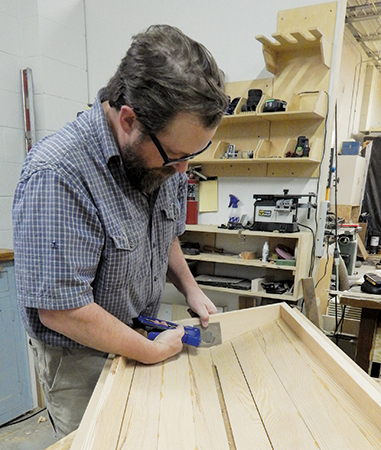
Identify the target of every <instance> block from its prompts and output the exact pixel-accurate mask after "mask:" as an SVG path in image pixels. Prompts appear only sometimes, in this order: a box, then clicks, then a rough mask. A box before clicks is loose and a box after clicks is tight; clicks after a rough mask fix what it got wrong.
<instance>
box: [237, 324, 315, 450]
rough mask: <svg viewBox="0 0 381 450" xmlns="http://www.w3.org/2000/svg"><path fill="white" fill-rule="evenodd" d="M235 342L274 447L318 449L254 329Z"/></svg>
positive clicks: (283, 449) (288, 449)
mask: <svg viewBox="0 0 381 450" xmlns="http://www.w3.org/2000/svg"><path fill="white" fill-rule="evenodd" d="M232 343H233V347H234V350H235V352H236V354H237V357H238V360H239V362H240V364H241V367H242V369H243V371H244V374H245V378H246V380H247V383H248V385H249V387H250V390H251V393H252V395H253V397H254V399H255V402H256V404H257V407H258V410H259V413H260V415H261V417H262V420H263V423H264V426H265V429H266V431H267V434H268V436H269V438H270V441H271V444H272V446H273V448H274V449H282V450H295V449H303V450H308V449H311V450H317V447H316V442H315V439H314V438H313V437H312V436H311V433H310V432H309V430H308V428H307V426H306V424H305V422H304V420H303V418H302V417H301V415H300V413H299V411H298V410H297V408H296V407H295V405H294V403H293V401H292V399H291V398H290V396H289V395H288V392H287V391H286V389H285V387H284V385H283V383H282V380H281V378H279V376H278V375H277V373H276V372H275V371H274V369H273V367H272V365H271V364H270V362H269V360H268V358H267V356H266V353H265V352H264V351H263V349H262V348H261V346H260V345H259V342H258V340H256V339H255V337H254V335H253V333H247V334H245V335H243V336H240V337H238V338H236V339H234V340H233V341H232Z"/></svg>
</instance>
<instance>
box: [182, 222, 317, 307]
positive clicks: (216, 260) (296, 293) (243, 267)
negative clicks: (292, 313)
mask: <svg viewBox="0 0 381 450" xmlns="http://www.w3.org/2000/svg"><path fill="white" fill-rule="evenodd" d="M182 240H184V241H187V242H194V243H196V242H197V243H198V244H199V245H200V249H201V253H200V254H199V255H184V256H185V258H186V259H187V260H188V261H196V262H198V263H199V264H198V265H197V273H198V274H202V273H204V274H209V275H213V274H218V275H222V274H226V276H240V277H243V278H248V279H256V278H265V279H266V280H268V281H280V280H290V281H291V280H293V282H294V287H293V294H268V293H266V292H265V291H264V290H263V289H260V290H259V291H251V290H241V289H240V290H238V289H231V288H222V287H217V286H208V285H204V284H200V287H201V288H202V289H209V290H213V291H218V292H225V293H230V294H232V295H233V294H234V295H240V296H247V297H266V298H273V299H278V300H283V301H294V302H295V301H298V300H299V298H301V296H302V286H301V279H302V278H305V277H307V276H308V270H309V263H310V259H311V249H312V235H311V233H310V232H307V231H299V232H296V233H277V232H271V231H252V230H246V229H241V230H229V229H225V228H218V226H217V225H187V226H186V231H185V233H184V235H183V236H182ZM265 241H268V243H269V247H270V254H271V253H274V252H275V248H276V246H277V245H279V244H283V245H286V246H287V247H289V248H290V249H291V250H293V251H294V252H295V254H296V261H295V266H284V265H277V264H276V263H275V262H262V261H261V260H260V259H259V257H260V256H261V255H262V247H263V244H264V242H265ZM206 245H208V246H212V247H217V248H223V250H224V251H225V252H226V253H227V254H223V253H222V254H220V253H217V252H216V253H209V252H208V253H206V252H203V251H202V250H203V248H204V246H206ZM237 249H239V252H240V253H241V252H242V251H252V252H254V253H256V255H257V258H256V259H251V260H245V259H240V258H239V256H238V254H237V255H235V252H237ZM296 250H297V251H296ZM234 266H235V267H234ZM217 267H218V269H217V271H216V268H217ZM237 268H239V269H237ZM237 272H238V273H239V275H237ZM282 274H283V275H282ZM222 276H224V275H222Z"/></svg>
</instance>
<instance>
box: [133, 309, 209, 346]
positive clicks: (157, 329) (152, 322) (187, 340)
mask: <svg viewBox="0 0 381 450" xmlns="http://www.w3.org/2000/svg"><path fill="white" fill-rule="evenodd" d="M138 321H139V322H140V323H141V324H143V325H144V328H145V329H146V330H147V331H149V333H148V336H147V337H148V339H150V340H151V341H153V340H154V339H155V338H156V337H157V336H158V335H159V334H160V333H161V332H162V331H164V330H171V329H174V328H177V327H178V324H176V323H173V322H168V320H163V321H162V320H160V319H155V318H153V317H147V316H138ZM158 322H159V323H158ZM161 322H164V323H165V325H164V324H163V323H161ZM184 330H185V333H184V335H183V337H182V338H181V340H182V342H183V343H184V344H188V345H193V346H194V347H198V346H199V345H200V342H201V332H200V329H199V328H196V327H191V326H189V325H184Z"/></svg>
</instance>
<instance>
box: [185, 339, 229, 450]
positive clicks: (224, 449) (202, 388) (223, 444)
mask: <svg viewBox="0 0 381 450" xmlns="http://www.w3.org/2000/svg"><path fill="white" fill-rule="evenodd" d="M188 351H189V366H190V375H191V392H192V403H193V414H194V424H195V432H196V448H197V449H198V450H228V449H229V444H228V439H227V433H226V430H225V426H224V421H223V416H222V413H221V407H220V402H219V398H218V392H217V387H216V383H215V380H214V371H213V361H212V358H211V355H210V351H209V350H207V349H200V350H197V349H195V348H189V350H188Z"/></svg>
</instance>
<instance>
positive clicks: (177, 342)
mask: <svg viewBox="0 0 381 450" xmlns="http://www.w3.org/2000/svg"><path fill="white" fill-rule="evenodd" d="M183 336H184V327H183V326H182V325H179V326H178V327H176V328H175V329H171V330H165V331H162V332H161V333H160V334H159V335H158V336H157V337H156V338H155V340H154V342H155V343H156V344H158V345H160V346H162V348H161V349H160V352H163V360H165V359H167V358H170V357H171V356H174V355H176V354H177V353H179V352H181V350H182V349H183V343H182V341H181V338H182V337H183Z"/></svg>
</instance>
